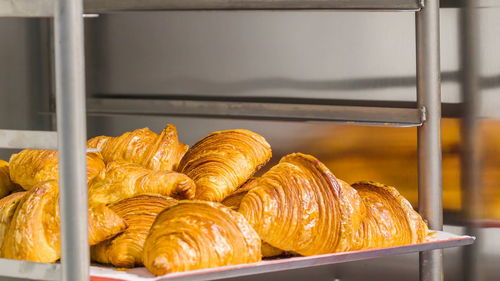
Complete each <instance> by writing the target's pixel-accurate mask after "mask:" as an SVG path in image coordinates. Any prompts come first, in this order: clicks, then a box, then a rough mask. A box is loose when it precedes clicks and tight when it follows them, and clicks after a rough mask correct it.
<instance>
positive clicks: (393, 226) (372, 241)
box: [352, 181, 428, 249]
mask: <svg viewBox="0 0 500 281" xmlns="http://www.w3.org/2000/svg"><path fill="white" fill-rule="evenodd" d="M352 187H353V188H355V189H356V190H357V191H358V194H359V195H360V196H361V198H362V200H363V203H364V205H365V206H366V216H365V218H364V219H363V221H362V223H361V227H360V229H359V232H358V235H357V237H358V239H357V243H359V244H358V246H357V247H358V248H360V249H367V248H381V247H390V246H398V245H405V244H411V243H419V242H422V241H424V239H425V238H426V237H427V234H428V229H427V225H426V224H425V223H424V221H423V220H422V218H421V217H420V215H419V214H418V213H417V212H415V210H413V207H412V206H411V204H410V203H409V202H408V200H406V199H405V198H404V197H403V196H402V195H401V194H399V192H398V191H397V190H396V189H395V188H394V187H392V186H387V185H383V184H380V183H376V182H368V181H364V182H358V183H354V184H353V185H352Z"/></svg>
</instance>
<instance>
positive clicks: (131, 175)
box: [89, 162, 196, 204]
mask: <svg viewBox="0 0 500 281" xmlns="http://www.w3.org/2000/svg"><path fill="white" fill-rule="evenodd" d="M195 191H196V186H195V184H194V182H193V180H191V179H190V178H189V177H188V176H186V175H185V174H182V173H177V172H173V171H153V170H149V169H146V168H144V167H142V166H140V165H138V164H134V163H130V162H112V163H109V164H108V165H107V166H106V170H105V172H104V173H102V175H101V176H99V177H96V178H95V179H94V180H93V181H92V182H90V184H89V202H90V204H112V203H116V202H118V201H120V200H123V199H126V198H131V197H134V196H137V195H141V194H159V195H163V196H170V197H174V198H176V199H192V198H193V197H194V195H195Z"/></svg>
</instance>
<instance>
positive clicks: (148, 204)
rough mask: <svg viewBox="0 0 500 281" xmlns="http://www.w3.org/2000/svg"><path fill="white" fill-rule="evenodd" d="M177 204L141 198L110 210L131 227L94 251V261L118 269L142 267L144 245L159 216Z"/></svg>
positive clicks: (149, 197)
mask: <svg viewBox="0 0 500 281" xmlns="http://www.w3.org/2000/svg"><path fill="white" fill-rule="evenodd" d="M175 204H177V200H175V199H172V198H170V197H164V196H161V195H140V196H136V197H132V198H128V199H125V200H122V201H120V202H118V203H116V204H113V205H111V206H110V208H111V209H112V210H113V211H114V212H115V213H117V214H118V215H119V216H120V217H122V218H123V219H124V220H125V222H126V223H127V225H128V228H127V230H125V232H123V233H122V234H120V235H118V236H116V237H114V238H112V239H109V240H106V241H103V242H101V243H99V244H97V245H95V246H93V247H92V249H91V255H92V260H94V261H96V262H99V263H106V264H112V265H114V266H116V267H133V266H136V265H137V266H140V265H142V264H143V263H142V255H143V249H144V242H145V241H146V237H147V235H148V233H149V229H150V228H151V225H152V224H153V222H154V220H155V218H156V216H157V215H158V213H160V212H161V211H163V210H164V209H165V208H167V207H170V206H173V205H175Z"/></svg>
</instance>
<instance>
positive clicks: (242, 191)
mask: <svg viewBox="0 0 500 281" xmlns="http://www.w3.org/2000/svg"><path fill="white" fill-rule="evenodd" d="M256 183H257V181H256V180H249V182H248V183H246V184H244V185H243V186H242V187H240V188H238V189H237V190H236V191H235V192H233V193H231V194H230V195H229V196H227V197H226V198H225V199H224V200H223V201H222V204H223V205H225V206H227V207H229V208H231V209H232V210H238V208H239V207H240V203H241V199H243V197H244V196H245V195H246V194H247V193H248V191H250V190H251V189H252V188H255V187H256ZM261 252H262V256H263V257H274V256H279V255H283V254H285V251H283V250H281V249H278V248H275V247H273V246H271V245H269V244H267V243H266V242H262V248H261Z"/></svg>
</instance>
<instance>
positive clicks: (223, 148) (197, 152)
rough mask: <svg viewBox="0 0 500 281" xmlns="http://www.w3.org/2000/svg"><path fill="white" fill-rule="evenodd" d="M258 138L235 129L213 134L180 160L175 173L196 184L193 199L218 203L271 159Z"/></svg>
mask: <svg viewBox="0 0 500 281" xmlns="http://www.w3.org/2000/svg"><path fill="white" fill-rule="evenodd" d="M271 154H272V153H271V146H270V145H269V144H268V143H267V141H266V140H265V139H264V137H262V136H261V135H259V134H257V133H254V132H252V131H249V130H243V129H237V130H227V131H218V132H213V133H211V134H209V135H208V136H206V137H205V138H203V139H201V140H200V141H198V142H197V143H196V144H195V145H194V146H193V147H192V148H191V149H189V151H188V152H187V153H186V155H185V156H184V158H182V160H181V163H180V164H179V171H180V172H182V173H185V174H186V175H188V176H189V177H190V178H192V179H193V180H194V181H195V183H196V188H197V189H196V196H195V198H196V199H200V200H207V201H216V202H220V201H222V200H223V199H224V198H225V197H226V196H228V195H229V194H231V193H232V192H233V191H235V190H236V189H237V188H238V187H239V186H240V185H242V184H243V183H245V182H246V181H247V180H248V179H249V178H250V177H251V176H252V175H253V174H254V173H255V172H256V171H257V170H259V169H260V168H261V167H262V166H264V165H265V164H266V163H267V161H269V159H270V158H271Z"/></svg>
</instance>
